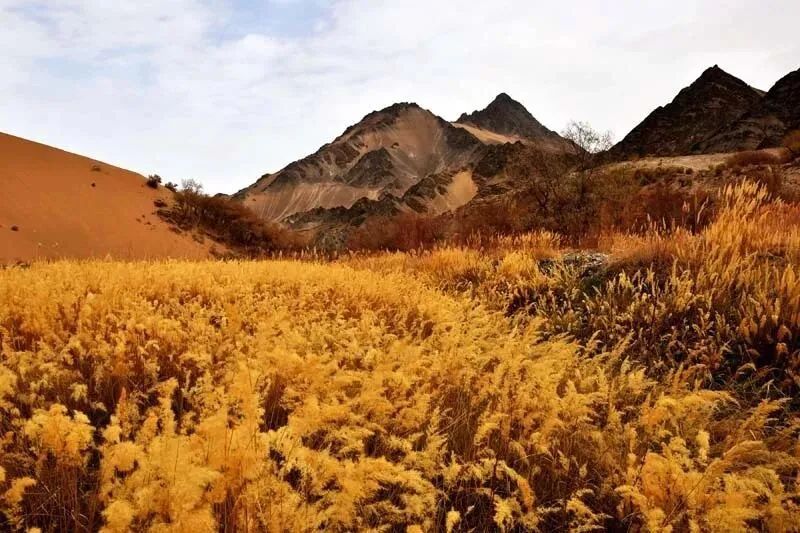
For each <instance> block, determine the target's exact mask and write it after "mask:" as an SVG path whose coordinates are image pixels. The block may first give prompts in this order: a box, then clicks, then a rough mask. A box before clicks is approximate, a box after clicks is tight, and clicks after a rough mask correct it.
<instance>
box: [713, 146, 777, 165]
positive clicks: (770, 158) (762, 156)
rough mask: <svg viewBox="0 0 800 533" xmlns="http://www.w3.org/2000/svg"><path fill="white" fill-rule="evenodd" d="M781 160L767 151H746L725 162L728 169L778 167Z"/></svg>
mask: <svg viewBox="0 0 800 533" xmlns="http://www.w3.org/2000/svg"><path fill="white" fill-rule="evenodd" d="M783 162H784V161H783V158H782V157H781V156H779V155H776V154H774V153H773V152H770V151H767V150H747V151H744V152H739V153H736V154H733V155H732V156H730V157H729V158H728V159H726V160H725V166H727V167H728V168H729V169H737V168H742V167H749V166H753V165H780V164H781V163H783Z"/></svg>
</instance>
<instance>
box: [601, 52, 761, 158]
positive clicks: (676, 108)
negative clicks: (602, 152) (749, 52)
mask: <svg viewBox="0 0 800 533" xmlns="http://www.w3.org/2000/svg"><path fill="white" fill-rule="evenodd" d="M763 95H764V93H763V92H762V91H759V90H758V89H754V88H753V87H750V86H749V85H747V84H746V83H745V82H743V81H742V80H740V79H739V78H737V77H735V76H732V75H730V74H728V73H727V72H725V71H724V70H722V69H721V68H719V67H718V66H716V65H715V66H713V67H711V68H709V69H707V70H706V71H705V72H703V74H702V75H701V76H700V77H699V78H698V79H697V80H695V81H694V83H692V84H691V85H689V86H688V87H686V88H684V89H683V90H681V91H680V92H679V93H678V95H677V96H676V97H675V99H674V100H673V101H672V102H671V103H669V104H667V105H666V106H663V107H658V108H656V109H655V110H654V111H653V112H652V113H650V115H648V116H647V118H645V119H644V120H643V121H642V122H641V123H640V124H639V125H638V126H636V127H635V128H634V129H633V130H632V131H631V132H630V133H629V134H628V135H627V136H625V138H624V139H622V141H620V142H619V143H617V144H616V145H615V146H614V147H613V148H612V149H611V150H610V151H609V152H608V157H609V158H610V159H613V160H623V159H631V158H635V157H644V156H651V155H655V156H674V155H683V154H689V153H692V152H693V151H696V150H697V149H698V148H697V145H698V143H700V142H702V141H704V140H705V139H707V138H708V137H710V136H711V135H712V134H714V133H715V132H717V131H718V130H719V129H720V128H722V127H723V126H725V125H727V124H730V123H731V122H733V121H734V120H736V119H737V118H739V117H740V116H742V115H743V114H744V113H746V112H747V111H748V110H750V109H751V108H752V107H753V106H755V105H756V104H758V102H760V101H761V99H762V97H763Z"/></svg>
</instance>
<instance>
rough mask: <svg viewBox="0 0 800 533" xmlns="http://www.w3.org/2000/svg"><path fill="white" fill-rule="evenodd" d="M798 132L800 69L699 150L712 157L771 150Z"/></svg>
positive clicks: (701, 144)
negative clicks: (740, 151) (712, 155)
mask: <svg viewBox="0 0 800 533" xmlns="http://www.w3.org/2000/svg"><path fill="white" fill-rule="evenodd" d="M796 129H800V69H798V70H795V71H794V72H790V73H789V74H787V75H786V76H784V77H783V78H781V79H780V80H779V81H778V82H777V83H776V84H775V85H774V86H773V87H772V88H771V89H770V90H769V91H768V92H767V94H766V95H765V96H764V98H762V99H761V100H759V101H758V102H757V103H756V104H755V105H754V106H753V107H752V108H751V109H750V110H748V111H747V112H746V113H744V114H743V115H742V116H740V117H739V118H738V119H736V120H735V121H733V122H732V123H730V124H726V125H725V126H723V127H722V128H721V129H720V130H719V131H717V132H715V133H714V135H712V136H711V137H710V138H709V139H706V140H704V141H702V142H700V143H698V145H697V147H696V149H697V150H698V151H700V152H704V153H712V152H734V151H738V150H754V149H757V148H771V147H774V146H779V145H780V143H781V140H782V139H783V137H784V136H785V135H786V134H787V133H789V132H790V131H792V130H796Z"/></svg>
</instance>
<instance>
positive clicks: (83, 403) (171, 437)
mask: <svg viewBox="0 0 800 533" xmlns="http://www.w3.org/2000/svg"><path fill="white" fill-rule="evenodd" d="M716 203H717V204H718V206H719V208H718V210H717V212H716V214H715V216H714V217H713V219H712V220H709V221H708V223H707V224H704V225H702V226H698V227H696V228H686V227H671V229H661V230H658V229H653V228H658V227H660V226H651V229H650V231H647V232H637V233H633V234H631V233H618V232H613V231H608V232H606V233H604V234H603V235H601V236H600V237H599V239H598V241H599V242H600V243H601V245H602V246H603V247H604V248H605V249H606V251H608V252H610V254H611V255H610V257H611V259H610V260H609V261H608V262H603V263H602V264H599V266H598V265H597V264H592V265H591V266H590V267H587V264H589V263H591V261H590V260H588V259H586V258H581V256H580V254H578V255H577V259H574V257H575V254H572V256H567V258H562V254H563V245H564V243H565V242H566V241H565V239H564V238H562V237H561V236H559V235H557V234H555V233H552V232H546V231H541V232H534V233H527V234H521V235H517V236H515V237H493V238H486V237H478V236H474V237H473V240H471V241H469V242H465V243H463V244H461V245H458V246H441V247H438V248H435V249H433V250H429V251H425V252H408V253H401V252H396V253H384V254H378V255H361V254H356V255H352V256H349V257H347V258H344V259H340V260H338V261H337V262H334V263H323V262H308V261H306V262H300V261H265V262H246V261H232V262H225V263H222V262H217V263H214V262H200V263H188V262H166V263H118V262H61V263H55V264H37V265H33V266H32V267H31V268H29V269H20V268H11V269H6V270H3V271H0V302H2V305H0V350H2V357H1V358H0V415H1V416H0V434H1V435H2V437H1V439H0V529H25V528H35V527H38V528H41V529H42V530H44V531H50V530H95V529H98V528H103V529H104V530H105V531H129V530H133V531H144V530H151V531H191V532H200V531H276V532H277V531H320V530H326V531H353V530H372V531H402V530H406V531H487V530H504V531H565V530H573V531H593V530H605V529H607V530H615V531H654V532H655V531H674V532H679V531H720V532H730V531H746V530H751V531H775V532H779V531H797V530H798V526H797V524H798V523H800V503H798V502H800V487H798V474H799V472H800V447H798V434H799V433H800V420H798V417H797V412H798V405H797V402H796V400H795V397H796V393H797V389H798V385H800V375H798V373H800V280H799V279H798V274H800V272H798V264H800V263H798V260H800V231H799V230H798V228H800V210H798V208H797V207H796V206H793V205H788V204H784V203H782V202H780V201H777V202H776V201H771V200H770V199H769V198H768V197H767V193H766V192H765V190H764V188H763V187H757V186H755V185H752V184H744V185H738V186H735V187H729V188H728V189H726V191H725V192H724V193H723V194H722V195H721V196H720V198H718V199H717V200H716ZM570 257H572V258H570Z"/></svg>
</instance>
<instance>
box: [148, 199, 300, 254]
mask: <svg viewBox="0 0 800 533" xmlns="http://www.w3.org/2000/svg"><path fill="white" fill-rule="evenodd" d="M159 215H161V216H162V218H165V219H167V220H168V221H170V222H172V223H174V224H175V225H177V226H178V227H179V228H181V229H184V230H189V229H200V230H203V231H204V232H206V233H208V234H209V235H210V236H212V237H213V238H214V239H216V240H218V241H220V242H222V243H223V244H225V245H228V246H230V247H231V248H232V249H233V250H235V251H238V252H242V253H244V254H245V255H248V256H258V255H262V254H266V253H272V252H278V251H284V250H286V251H289V250H298V249H300V248H302V247H303V246H304V244H305V243H304V240H303V239H302V238H301V237H300V236H299V235H297V234H296V233H295V232H292V231H290V230H287V229H285V228H283V227H281V226H279V225H278V224H274V223H270V222H266V221H264V220H263V219H261V218H259V217H258V215H256V214H255V213H254V212H253V211H251V210H250V209H248V208H247V207H245V206H244V205H243V204H242V203H240V202H238V201H236V200H232V199H231V198H228V197H226V196H222V195H217V196H208V195H206V194H204V193H203V192H202V190H201V188H198V187H185V188H184V189H182V190H180V191H178V192H176V193H175V195H174V203H173V204H172V206H171V207H169V208H168V209H161V210H159Z"/></svg>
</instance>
